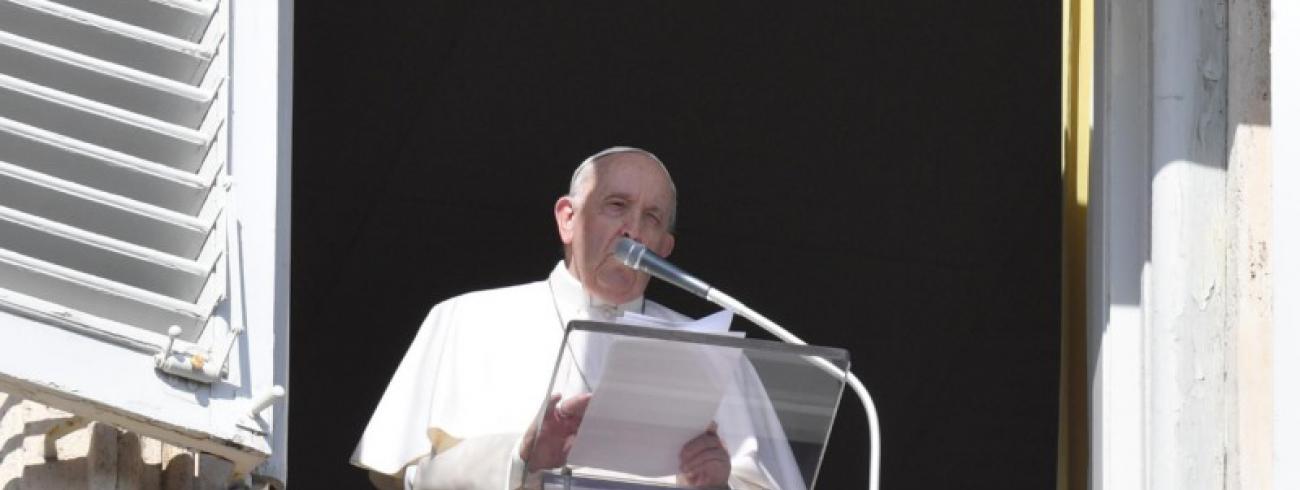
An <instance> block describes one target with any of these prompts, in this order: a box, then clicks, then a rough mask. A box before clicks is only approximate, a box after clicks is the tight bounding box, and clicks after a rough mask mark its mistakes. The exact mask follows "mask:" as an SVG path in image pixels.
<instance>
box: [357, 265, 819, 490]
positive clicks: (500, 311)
mask: <svg viewBox="0 0 1300 490" xmlns="http://www.w3.org/2000/svg"><path fill="white" fill-rule="evenodd" d="M557 310H558V311H557ZM627 310H631V311H637V312H641V313H643V314H646V315H650V316H654V317H658V318H663V319H666V320H671V321H683V320H687V318H686V317H684V316H683V315H681V314H679V313H677V312H674V311H672V310H670V309H668V308H666V307H664V306H661V305H659V304H657V303H654V302H652V301H646V300H642V299H637V300H635V301H632V302H630V303H627V304H624V305H618V306H617V307H615V306H606V305H599V304H594V302H593V299H592V298H591V296H590V295H589V294H587V293H586V292H585V290H583V289H582V285H581V284H580V283H578V281H577V280H576V279H574V278H573V276H572V275H571V274H570V273H569V272H568V270H567V269H565V268H564V263H563V262H561V263H560V264H558V265H557V266H556V268H555V270H553V271H552V272H551V275H550V277H549V278H548V279H547V280H546V281H538V282H533V283H528V284H523V285H518V286H512V287H506V288H501V289H493V290H486V291H477V292H473V293H468V294H465V295H462V296H458V297H455V298H452V299H449V300H447V301H444V302H442V303H439V304H438V305H437V306H435V307H434V308H433V310H432V311H430V312H429V316H428V317H427V318H426V319H425V321H424V323H423V324H422V325H421V326H420V330H419V332H418V333H417V334H416V337H415V340H414V341H413V342H412V343H411V348H410V349H409V350H408V351H407V353H406V356H405V357H404V358H403V359H402V362H401V364H400V365H399V366H398V368H397V372H396V373H395V374H394V375H393V379H392V381H390V382H389V385H388V388H387V389H386V390H385V391H384V396H383V398H382V399H381V400H380V402H379V406H378V407H377V408H376V409H375V413H374V415H373V416H372V417H371V419H370V423H369V425H368V426H367V427H366V430H365V433H364V434H363V435H362V437H361V441H360V442H359V443H358V444H357V447H356V449H355V451H354V452H353V454H352V464H354V465H357V466H360V467H363V468H367V469H370V470H374V471H377V472H380V473H384V474H389V475H401V474H402V473H403V472H404V471H406V469H407V468H408V466H410V467H412V468H416V467H418V468H421V469H425V468H429V466H428V463H429V462H430V458H429V457H428V455H430V454H433V455H434V456H433V457H432V459H437V458H438V455H439V454H442V453H444V452H446V454H447V455H448V456H450V455H451V454H452V453H453V451H450V449H451V448H453V447H456V446H460V447H459V448H458V449H459V451H460V452H462V453H463V454H462V455H461V456H460V457H459V459H458V460H457V461H464V462H465V464H463V465H458V466H464V468H457V469H455V470H450V471H455V472H464V473H465V474H464V475H452V476H453V478H443V479H441V480H440V481H447V482H457V483H455V485H461V484H464V483H469V484H471V485H472V486H474V487H475V488H490V489H503V488H512V487H515V486H517V485H518V484H519V481H518V477H519V476H520V475H519V473H520V471H521V470H522V464H521V462H520V461H519V460H518V456H517V454H518V441H519V439H520V438H521V436H522V433H523V431H524V430H525V429H527V427H528V426H529V425H530V424H532V422H533V420H534V418H535V417H536V416H537V414H538V411H539V410H540V408H541V403H542V402H543V401H544V400H545V399H546V397H547V395H548V393H546V391H547V386H548V384H549V382H550V378H551V373H552V370H553V368H554V366H555V360H556V353H557V352H558V351H559V348H560V346H561V342H562V340H563V336H564V325H566V324H567V323H568V322H569V321H571V320H600V321H615V320H616V319H617V316H619V315H620V314H621V311H627ZM562 370H563V369H562ZM740 385H741V386H742V387H743V388H740V389H746V390H752V389H758V390H762V386H761V384H760V383H758V382H757V378H756V377H752V379H749V380H747V381H742V382H741V383H740ZM755 415H756V416H751V414H741V415H740V416H736V417H730V416H725V415H720V420H719V421H718V423H719V429H720V430H719V432H720V434H725V433H733V434H734V433H739V432H741V431H737V430H727V431H724V430H722V429H726V428H728V426H731V427H736V425H737V424H740V425H743V426H747V427H754V430H762V431H763V433H766V434H768V435H769V437H770V435H771V434H778V437H780V438H781V439H783V438H784V435H783V434H781V429H780V424H779V422H777V421H776V417H775V414H774V413H772V410H771V407H765V410H764V411H762V412H761V413H758V414H755ZM728 419H732V420H728ZM747 430H748V429H747ZM749 432H753V431H749ZM728 439H732V440H728ZM723 440H724V445H726V446H727V447H728V449H729V450H730V451H731V454H732V455H733V462H732V465H733V478H732V485H733V487H742V488H761V487H769V488H785V489H787V490H797V489H802V488H803V480H802V477H800V476H799V474H798V468H797V465H795V464H794V459H793V456H792V455H791V453H790V449H789V446H788V445H787V444H776V446H782V447H774V448H773V447H767V448H758V447H757V444H756V443H755V442H754V441H755V439H754V438H752V437H749V438H730V437H725V436H724V438H723ZM466 442H468V444H465V443H466ZM422 458H423V459H422ZM411 465H414V466H411ZM442 468H443V469H440V470H439V471H444V472H446V471H449V470H447V469H446V466H443V467H442ZM407 473H412V472H407ZM746 475H748V476H746ZM406 476H407V484H408V485H411V484H412V483H413V482H414V483H416V486H417V487H419V485H418V481H419V480H420V479H421V478H419V476H418V475H412V474H407V475H406ZM424 476H426V477H427V476H429V475H424ZM440 476H447V475H440ZM426 480H427V479H426ZM755 482H762V483H755ZM767 482H780V483H778V484H775V485H774V484H771V483H767Z"/></svg>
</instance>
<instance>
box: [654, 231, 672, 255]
mask: <svg viewBox="0 0 1300 490" xmlns="http://www.w3.org/2000/svg"><path fill="white" fill-rule="evenodd" d="M675 245H677V237H675V236H673V234H672V233H664V236H663V237H662V238H660V239H659V248H658V249H656V250H655V251H654V252H655V253H656V254H659V256H660V257H667V256H668V254H671V253H673V246H675Z"/></svg>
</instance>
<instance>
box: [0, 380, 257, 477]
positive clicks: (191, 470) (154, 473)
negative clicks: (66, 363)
mask: <svg viewBox="0 0 1300 490" xmlns="http://www.w3.org/2000/svg"><path fill="white" fill-rule="evenodd" d="M78 425H81V423H80V422H79V419H78V418H77V417H75V416H73V415H71V414H68V413H66V412H63V411H60V410H56V409H53V408H49V407H46V406H44V405H41V404H39V403H35V402H32V401H27V400H22V399H20V398H18V397H16V396H13V395H9V394H5V393H0V490H37V489H43V490H47V489H54V488H97V489H123V490H126V489H133V490H135V489H138V490H181V489H184V490H200V489H210V488H211V489H224V488H227V486H228V482H229V478H230V472H231V470H232V466H231V464H230V463H228V462H226V461H224V460H222V459H219V458H214V457H211V456H206V455H203V456H199V457H198V458H197V459H196V457H195V455H194V453H191V452H190V451H187V450H185V449H183V448H179V447H176V446H171V445H168V444H163V443H162V442H159V441H157V440H154V439H151V438H148V437H141V436H139V435H137V434H135V433H131V432H124V431H121V430H119V429H117V428H115V427H113V426H110V425H107V424H100V423H97V422H90V423H88V424H86V425H84V426H82V427H77V426H78ZM60 427H65V428H75V430H70V431H66V433H65V434H63V435H62V436H61V437H57V439H56V440H55V441H53V443H54V447H53V448H52V449H53V450H54V451H53V454H50V455H47V453H48V452H50V451H49V450H47V448H46V444H47V440H48V439H47V437H48V436H47V434H49V433H50V432H51V431H52V430H55V429H58V428H60ZM47 456H52V457H48V458H47Z"/></svg>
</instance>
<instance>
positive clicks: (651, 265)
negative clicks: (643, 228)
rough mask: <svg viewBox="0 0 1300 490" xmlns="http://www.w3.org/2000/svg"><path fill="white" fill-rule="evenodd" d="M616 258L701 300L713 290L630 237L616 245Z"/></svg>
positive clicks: (622, 239) (620, 240)
mask: <svg viewBox="0 0 1300 490" xmlns="http://www.w3.org/2000/svg"><path fill="white" fill-rule="evenodd" d="M614 257H615V258H617V259H618V260H619V261H620V262H622V263H623V265H626V266H628V267H629V268H631V269H632V270H636V271H641V272H644V273H646V274H650V275H652V276H654V277H656V278H658V279H660V280H663V281H666V282H668V283H670V284H672V285H674V286H677V287H679V288H682V289H685V290H687V291H690V292H691V294H694V295H696V296H699V297H701V298H706V299H707V298H708V297H709V290H711V289H713V288H712V287H710V286H709V285H708V283H705V282H704V281H701V280H699V279H698V278H696V277H695V276H692V275H690V274H687V273H686V272H685V271H683V270H681V269H678V268H677V266H675V265H673V264H672V263H670V262H668V261H667V260H664V258H663V257H660V256H658V255H656V254H655V253H654V252H651V251H650V250H649V249H647V248H646V246H645V244H644V243H641V242H638V241H636V240H633V239H631V238H628V237H621V238H619V239H618V242H616V243H614Z"/></svg>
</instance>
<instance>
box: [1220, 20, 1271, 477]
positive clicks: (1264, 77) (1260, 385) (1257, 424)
mask: <svg viewBox="0 0 1300 490" xmlns="http://www.w3.org/2000/svg"><path fill="white" fill-rule="evenodd" d="M1269 3H1270V2H1269V0H1237V1H1233V2H1230V3H1229V5H1228V104H1227V119H1228V124H1227V128H1228V134H1227V137H1228V143H1229V148H1228V175H1227V215H1228V219H1227V224H1228V230H1227V237H1228V240H1227V246H1228V248H1227V251H1226V253H1227V263H1226V270H1227V274H1226V280H1227V284H1226V290H1225V293H1226V294H1227V303H1226V311H1225V314H1226V318H1225V320H1224V325H1225V327H1226V328H1227V330H1228V335H1227V336H1226V337H1225V341H1226V345H1227V348H1228V353H1229V354H1228V356H1227V359H1226V366H1225V367H1226V369H1227V373H1228V376H1227V377H1226V379H1227V382H1228V391H1227V393H1226V396H1227V398H1226V399H1225V403H1224V416H1225V419H1226V421H1227V430H1228V433H1227V447H1226V449H1227V455H1228V457H1227V466H1226V467H1225V468H1224V470H1225V472H1226V475H1225V480H1226V481H1225V488H1228V489H1246V490H1267V489H1270V488H1273V486H1272V472H1273V469H1272V467H1273V464H1272V458H1273V437H1272V430H1273V376H1272V372H1273V371H1272V369H1273V350H1272V341H1273V325H1272V305H1273V303H1272V301H1273V290H1272V272H1271V269H1272V268H1271V265H1270V259H1269V255H1270V249H1271V247H1270V243H1269V242H1270V234H1271V233H1272V221H1273V212H1272V211H1273V210H1272V202H1271V199H1272V176H1273V170H1272V167H1273V164H1272V141H1271V137H1272V136H1271V127H1270V125H1271V111H1270V88H1269V71H1270V70H1269V66H1270V64H1269Z"/></svg>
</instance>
